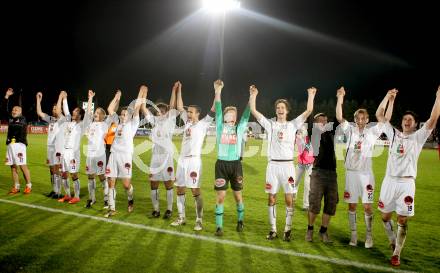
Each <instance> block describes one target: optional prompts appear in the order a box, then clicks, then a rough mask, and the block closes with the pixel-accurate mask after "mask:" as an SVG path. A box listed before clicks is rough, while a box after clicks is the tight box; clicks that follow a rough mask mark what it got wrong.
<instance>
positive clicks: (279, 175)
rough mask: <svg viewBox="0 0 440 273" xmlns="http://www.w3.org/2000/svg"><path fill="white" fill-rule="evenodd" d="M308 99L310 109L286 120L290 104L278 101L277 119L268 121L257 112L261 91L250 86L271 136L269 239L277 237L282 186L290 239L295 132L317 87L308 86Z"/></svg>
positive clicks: (253, 101)
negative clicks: (279, 195)
mask: <svg viewBox="0 0 440 273" xmlns="http://www.w3.org/2000/svg"><path fill="white" fill-rule="evenodd" d="M307 92H308V100H307V109H306V111H304V112H303V113H302V114H301V115H300V116H298V117H297V118H296V119H294V120H291V121H287V115H288V113H289V111H290V105H289V103H288V102H287V101H286V100H284V99H279V100H277V101H276V102H275V112H276V119H275V120H268V119H267V118H265V117H264V116H263V114H261V113H260V112H258V111H257V109H256V98H257V95H258V90H257V88H256V87H255V86H251V89H250V99H249V104H250V107H251V112H252V115H253V116H254V117H255V118H256V119H257V121H258V123H260V124H261V126H263V128H264V129H265V130H266V134H267V139H268V148H267V154H268V160H269V163H268V164H267V169H266V193H267V194H268V212H269V223H270V226H271V229H270V231H269V234H268V235H267V236H266V238H267V239H268V240H273V239H275V238H277V237H278V236H277V227H276V194H277V193H278V191H279V189H280V188H282V189H283V190H284V197H285V201H286V225H285V227H284V236H283V240H284V241H290V240H291V232H292V218H293V208H294V206H293V205H294V200H295V198H296V192H297V189H296V187H295V181H294V178H295V166H294V164H293V160H294V152H295V151H294V150H295V137H296V131H297V130H299V129H301V127H302V125H303V124H304V122H305V121H306V119H307V118H308V117H309V115H310V114H311V113H312V112H313V101H314V98H315V94H316V88H314V87H311V88H309V89H307Z"/></svg>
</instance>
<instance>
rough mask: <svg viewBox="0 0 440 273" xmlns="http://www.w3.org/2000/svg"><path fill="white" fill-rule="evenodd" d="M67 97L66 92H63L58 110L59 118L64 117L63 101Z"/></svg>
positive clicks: (59, 99) (58, 102)
mask: <svg viewBox="0 0 440 273" xmlns="http://www.w3.org/2000/svg"><path fill="white" fill-rule="evenodd" d="M65 97H66V91H61V92H60V95H59V96H58V101H57V110H56V112H57V116H59V117H60V116H62V114H63V112H62V109H63V100H64V98H65Z"/></svg>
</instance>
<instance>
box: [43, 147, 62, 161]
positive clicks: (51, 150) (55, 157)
mask: <svg viewBox="0 0 440 273" xmlns="http://www.w3.org/2000/svg"><path fill="white" fill-rule="evenodd" d="M62 162H63V160H62V155H61V152H57V151H56V148H55V146H47V165H49V166H55V165H61V163H62Z"/></svg>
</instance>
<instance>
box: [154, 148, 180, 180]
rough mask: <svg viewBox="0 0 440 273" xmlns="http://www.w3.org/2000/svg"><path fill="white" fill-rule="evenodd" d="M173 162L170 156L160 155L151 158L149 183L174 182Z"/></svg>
mask: <svg viewBox="0 0 440 273" xmlns="http://www.w3.org/2000/svg"><path fill="white" fill-rule="evenodd" d="M174 180H175V175H174V162H173V155H172V154H161V155H155V154H153V156H152V157H151V162H150V181H174Z"/></svg>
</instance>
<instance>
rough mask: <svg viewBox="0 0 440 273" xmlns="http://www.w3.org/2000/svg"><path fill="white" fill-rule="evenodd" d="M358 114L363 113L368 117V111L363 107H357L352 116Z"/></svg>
mask: <svg viewBox="0 0 440 273" xmlns="http://www.w3.org/2000/svg"><path fill="white" fill-rule="evenodd" d="M359 114H364V115H365V116H367V118H369V115H368V111H367V109H365V108H359V109H357V110H356V112H354V118H356V117H357V116H358V115H359Z"/></svg>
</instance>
